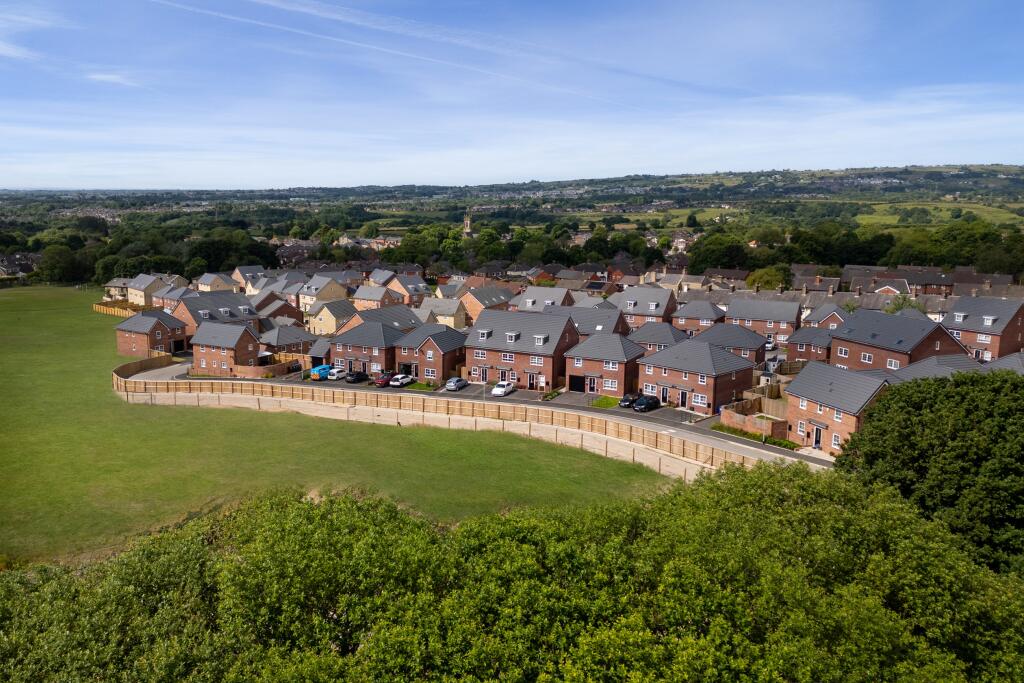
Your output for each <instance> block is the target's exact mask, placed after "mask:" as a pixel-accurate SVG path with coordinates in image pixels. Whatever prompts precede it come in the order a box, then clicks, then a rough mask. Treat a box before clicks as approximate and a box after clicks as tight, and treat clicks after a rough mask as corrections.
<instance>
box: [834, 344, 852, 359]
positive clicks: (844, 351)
mask: <svg viewBox="0 0 1024 683" xmlns="http://www.w3.org/2000/svg"><path fill="white" fill-rule="evenodd" d="M836 355H837V356H839V357H840V358H849V357H850V349H848V348H846V347H845V346H837V347H836Z"/></svg>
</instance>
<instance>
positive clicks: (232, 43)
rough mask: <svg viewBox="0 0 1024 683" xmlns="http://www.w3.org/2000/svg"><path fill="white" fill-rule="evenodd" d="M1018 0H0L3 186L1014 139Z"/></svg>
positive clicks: (826, 160)
mask: <svg viewBox="0 0 1024 683" xmlns="http://www.w3.org/2000/svg"><path fill="white" fill-rule="evenodd" d="M1021 26H1024V3H1022V2H1019V1H1017V0H1010V1H1005V2H997V1H986V0H974V1H971V2H967V1H964V2H943V1H942V0H932V1H929V2H918V1H914V0H888V1H884V2H882V1H879V2H875V1H870V0H863V1H860V2H845V1H838V0H830V1H828V2H821V1H806V2H789V1H787V0H777V1H774V2H769V1H767V0H765V1H756V2H755V1H744V0H736V1H730V0H719V1H717V2H715V1H710V0H709V1H706V2H705V1H700V2H692V1H690V0H675V1H668V2H640V1H634V2H602V1H600V0H595V1H592V2H582V1H576V0H570V1H567V2H559V1H557V0H548V1H546V2H541V1H535V0H518V1H517V2H497V1H490V2H483V1H479V2H478V1H473V0H454V1H449V0H431V1H430V2H423V1H421V2H412V1H411V0H384V1H380V2H370V1H362V2H361V1H359V0H352V1H348V2H344V3H342V2H341V1H340V0H95V1H94V0H89V1H85V0H73V1H72V0H52V1H48V0H37V1H33V2H13V3H12V2H8V1H7V0H0V187H8V188H26V187H60V188H72V187H74V188H175V187H192V188H262V187H287V186H309V185H317V186H340V185H360V184H399V183H424V184H475V183H486V182H506V181H524V180H530V179H538V180H552V179H564V178H588V177H603V176H612V175H622V174H627V173H675V172H705V171H716V170H756V169H767V168H841V167H849V166H874V165H902V164H909V163H921V164H927V163H968V162H971V163H988V162H993V163H994V162H1002V163H1022V162H1024V49H1022V47H1021V45H1022V42H1024V41H1022V38H1021V34H1020V31H1021Z"/></svg>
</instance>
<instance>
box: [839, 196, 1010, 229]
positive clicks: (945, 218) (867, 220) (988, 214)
mask: <svg viewBox="0 0 1024 683" xmlns="http://www.w3.org/2000/svg"><path fill="white" fill-rule="evenodd" d="M871 205H872V206H873V207H874V209H875V213H869V214H860V215H858V216H857V219H856V220H857V223H859V224H860V225H865V226H868V225H871V226H892V227H903V226H902V225H900V224H898V223H897V221H898V220H899V216H898V215H896V214H894V213H890V212H889V211H890V209H891V208H896V209H912V208H914V207H916V206H921V207H924V208H926V209H928V210H929V211H931V212H932V223H931V224H930V225H942V224H943V223H949V222H951V221H952V220H953V218H952V217H951V216H950V213H949V212H950V211H951V210H952V209H961V210H962V211H963V212H964V213H966V212H968V211H972V212H973V213H974V214H975V215H977V216H978V218H980V219H982V220H985V221H989V222H990V223H997V224H998V223H1019V222H1021V221H1022V220H1024V219H1022V218H1021V217H1020V216H1018V215H1017V214H1014V213H1011V212H1009V211H1007V210H1005V209H1000V208H997V207H994V206H986V205H984V204H974V203H969V202H898V203H892V204H878V203H872V204H871Z"/></svg>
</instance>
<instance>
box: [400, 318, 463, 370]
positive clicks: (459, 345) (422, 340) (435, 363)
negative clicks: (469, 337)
mask: <svg viewBox="0 0 1024 683" xmlns="http://www.w3.org/2000/svg"><path fill="white" fill-rule="evenodd" d="M395 347H396V348H397V349H398V350H397V352H396V354H395V364H396V368H395V369H396V370H397V371H398V372H400V373H402V374H405V375H412V376H413V377H415V378H416V379H417V381H420V382H423V383H428V382H429V383H433V384H438V383H441V382H444V381H446V380H448V379H449V378H451V377H455V376H457V369H458V367H459V366H460V365H462V364H463V363H464V362H465V360H466V335H465V334H464V333H462V332H459V331H458V330H455V329H452V328H451V327H448V326H447V325H440V324H438V323H430V324H426V325H420V326H419V327H417V328H416V329H415V330H413V331H411V332H409V333H407V334H406V335H405V336H403V337H401V338H400V339H399V340H398V341H397V342H395Z"/></svg>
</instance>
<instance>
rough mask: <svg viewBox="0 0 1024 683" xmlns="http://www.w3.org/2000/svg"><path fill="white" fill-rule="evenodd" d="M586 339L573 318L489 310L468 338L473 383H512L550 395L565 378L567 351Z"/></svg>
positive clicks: (484, 312)
mask: <svg viewBox="0 0 1024 683" xmlns="http://www.w3.org/2000/svg"><path fill="white" fill-rule="evenodd" d="M579 339H580V335H579V333H578V332H577V331H576V326H575V325H573V323H572V320H570V319H569V317H567V316H562V315H548V314H545V313H525V312H518V311H483V312H481V313H480V316H479V317H478V318H477V320H476V323H475V324H474V325H473V327H472V328H470V330H469V333H468V335H467V337H466V366H467V367H468V368H469V374H470V378H471V381H474V382H493V381H506V380H508V381H511V382H514V383H515V385H516V386H518V387H520V388H524V389H536V390H539V391H549V390H551V389H554V388H556V387H558V386H559V385H560V384H561V381H562V377H564V375H565V352H566V350H568V349H569V348H571V347H573V346H575V345H576V344H577V343H578V342H579Z"/></svg>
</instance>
